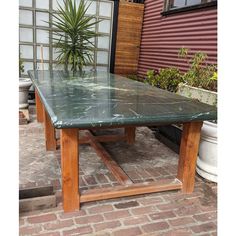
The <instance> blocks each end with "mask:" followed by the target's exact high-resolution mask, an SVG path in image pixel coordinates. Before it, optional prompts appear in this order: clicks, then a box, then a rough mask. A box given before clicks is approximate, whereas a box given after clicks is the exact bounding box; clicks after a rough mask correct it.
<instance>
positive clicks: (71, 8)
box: [51, 0, 99, 73]
mask: <svg viewBox="0 0 236 236" xmlns="http://www.w3.org/2000/svg"><path fill="white" fill-rule="evenodd" d="M63 2H64V7H63V6H62V5H59V4H58V5H59V7H58V11H57V12H54V13H51V14H52V16H53V18H54V20H53V21H52V26H53V27H54V28H55V30H54V31H53V39H54V40H55V41H56V43H55V44H54V46H55V47H56V50H57V52H58V57H57V60H58V62H59V63H60V64H64V66H65V70H68V66H71V70H72V71H73V72H74V73H75V72H76V71H77V70H78V69H79V71H80V72H81V71H82V69H83V66H84V65H87V64H92V63H93V56H92V55H93V52H94V49H95V45H94V43H93V42H92V41H93V39H94V38H95V37H97V36H99V34H98V33H96V32H95V30H94V26H95V25H96V24H97V23H98V22H99V21H97V20H96V18H95V16H91V15H90V16H89V15H86V12H87V10H88V8H89V6H90V4H91V3H90V4H88V3H87V2H86V1H85V0H81V1H80V3H79V5H78V4H76V0H63Z"/></svg>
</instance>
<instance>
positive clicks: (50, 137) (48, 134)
mask: <svg viewBox="0 0 236 236" xmlns="http://www.w3.org/2000/svg"><path fill="white" fill-rule="evenodd" d="M43 110H44V112H43V114H44V116H43V119H44V133H45V141H46V150H47V151H54V150H56V149H57V140H56V133H55V128H54V127H53V125H52V122H51V119H50V117H49V115H48V113H47V111H46V110H45V109H43Z"/></svg>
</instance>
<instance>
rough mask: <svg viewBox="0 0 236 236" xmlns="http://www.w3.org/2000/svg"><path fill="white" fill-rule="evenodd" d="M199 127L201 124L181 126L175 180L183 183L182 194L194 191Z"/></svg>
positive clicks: (192, 123) (193, 123)
mask: <svg viewBox="0 0 236 236" xmlns="http://www.w3.org/2000/svg"><path fill="white" fill-rule="evenodd" d="M201 127H202V122H189V123H185V124H184V125H183V132H182V138H181V145H180V153H179V164H178V174H177V178H178V179H179V180H180V181H181V182H182V183H183V189H182V191H183V192H184V193H192V192H193V190H194V183H195V169H196V161H197V155H198V147H199V141H200V134H201Z"/></svg>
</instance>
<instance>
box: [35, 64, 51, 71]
mask: <svg viewBox="0 0 236 236" xmlns="http://www.w3.org/2000/svg"><path fill="white" fill-rule="evenodd" d="M42 69H44V70H48V69H49V64H48V63H43V65H42V63H41V62H37V70H42Z"/></svg>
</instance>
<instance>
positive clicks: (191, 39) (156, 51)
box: [138, 0, 217, 76]
mask: <svg viewBox="0 0 236 236" xmlns="http://www.w3.org/2000/svg"><path fill="white" fill-rule="evenodd" d="M163 7H164V1H163V0H155V1H154V0H146V1H145V10H144V20H143V29H142V38H141V48H140V56H139V65H138V74H139V75H141V76H143V75H145V74H146V71H147V70H149V69H155V70H158V69H160V68H166V67H170V66H176V67H178V68H180V69H181V70H183V71H185V70H186V68H187V64H186V62H185V61H184V60H183V59H180V58H178V55H177V54H178V50H179V48H181V47H186V48H189V49H191V51H192V53H194V52H197V51H202V52H205V53H207V55H208V60H207V61H208V62H209V63H217V8H216V7H211V8H203V9H196V10H192V11H186V12H181V13H176V14H172V15H168V16H162V15H161V12H162V11H163ZM190 56H191V54H190Z"/></svg>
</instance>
